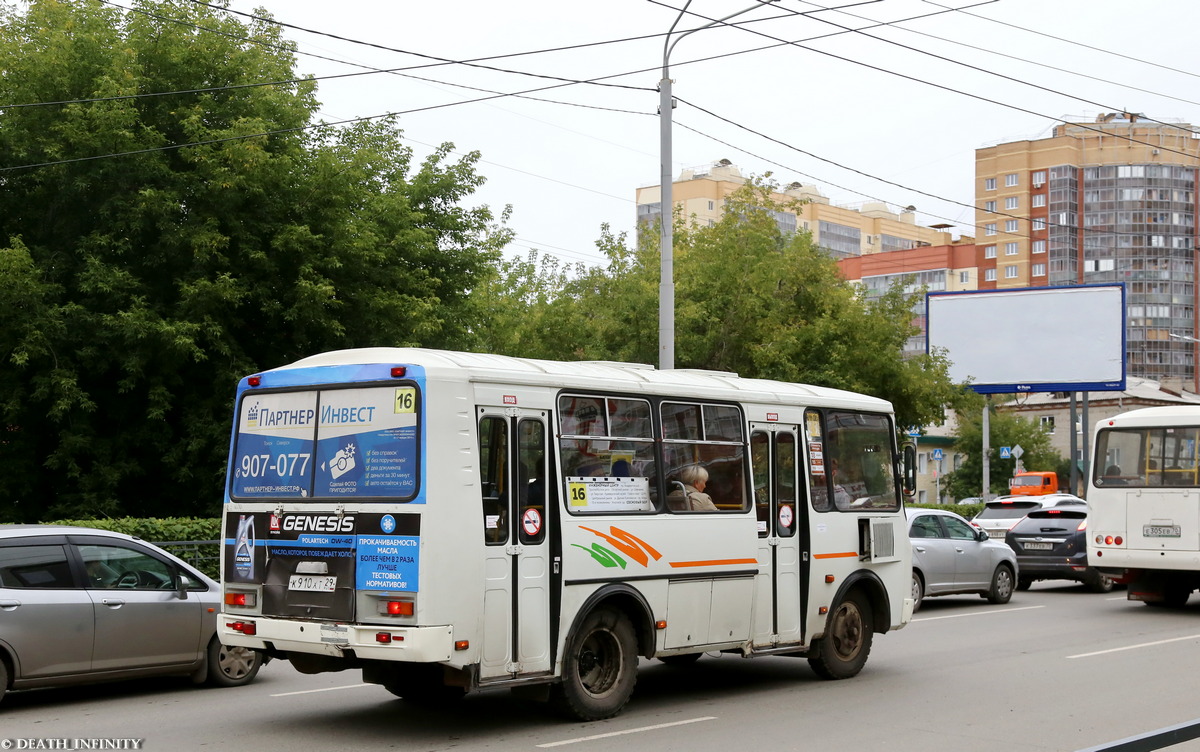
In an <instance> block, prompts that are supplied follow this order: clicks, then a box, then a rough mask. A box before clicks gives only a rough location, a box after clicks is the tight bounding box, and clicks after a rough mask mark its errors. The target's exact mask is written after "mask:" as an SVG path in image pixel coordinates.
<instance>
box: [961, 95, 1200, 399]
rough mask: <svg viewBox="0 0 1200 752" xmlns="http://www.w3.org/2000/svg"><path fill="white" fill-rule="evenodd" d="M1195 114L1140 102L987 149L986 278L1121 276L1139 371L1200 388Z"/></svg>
mask: <svg viewBox="0 0 1200 752" xmlns="http://www.w3.org/2000/svg"><path fill="white" fill-rule="evenodd" d="M1198 164H1200V140H1198V139H1197V138H1196V133H1195V131H1194V130H1193V128H1192V126H1191V125H1188V124H1186V123H1165V122H1160V121H1157V120H1151V119H1149V118H1147V117H1145V116H1144V115H1138V114H1133V113H1109V114H1105V115H1101V116H1100V117H1098V118H1097V119H1096V120H1095V122H1086V123H1084V122H1081V123H1068V124H1063V125H1059V126H1056V127H1055V128H1054V130H1053V132H1052V134H1051V136H1050V137H1049V138H1043V139H1036V140H1026V141H1012V142H1009V143H1004V144H998V145H996V146H989V147H986V148H982V149H978V150H977V151H976V154H975V198H976V223H977V224H976V232H977V236H978V239H979V240H978V245H979V246H980V248H981V249H982V253H981V260H980V268H979V273H980V282H979V287H980V289H1006V288H1019V287H1039V286H1047V285H1049V286H1065V285H1080V284H1101V283H1114V282H1121V283H1124V285H1125V294H1126V306H1127V309H1126V332H1125V336H1126V353H1125V354H1126V368H1127V371H1128V373H1129V374H1130V375H1131V376H1138V377H1142V378H1148V379H1153V380H1157V381H1161V382H1163V383H1164V384H1165V385H1167V386H1168V387H1170V388H1175V389H1179V388H1181V387H1183V386H1186V387H1187V388H1189V389H1190V390H1192V391H1197V386H1198V385H1197V373H1196V368H1195V363H1196V347H1197V344H1196V343H1195V342H1192V341H1189V339H1187V338H1195V337H1196V334H1197V319H1196V309H1197V306H1196V303H1197V297H1196V295H1197V292H1196V284H1195V272H1196V250H1197V246H1198V245H1200V243H1198V242H1197V227H1196V215H1197V191H1196V182H1197V170H1198V168H1197V165H1198Z"/></svg>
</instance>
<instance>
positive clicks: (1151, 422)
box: [1087, 405, 1200, 607]
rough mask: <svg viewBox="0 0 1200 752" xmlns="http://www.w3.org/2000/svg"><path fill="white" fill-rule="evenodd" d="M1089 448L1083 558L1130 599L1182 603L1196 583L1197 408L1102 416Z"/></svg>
mask: <svg viewBox="0 0 1200 752" xmlns="http://www.w3.org/2000/svg"><path fill="white" fill-rule="evenodd" d="M1095 447H1096V457H1095V461H1094V462H1093V465H1092V477H1091V483H1090V485H1089V486H1088V497H1087V499H1088V506H1089V508H1090V511H1089V515H1088V516H1089V519H1088V550H1087V554H1088V564H1089V565H1091V566H1093V567H1096V568H1097V569H1099V570H1100V571H1101V572H1104V573H1105V574H1108V575H1111V576H1113V577H1114V578H1115V579H1116V580H1117V581H1118V582H1123V583H1126V584H1127V585H1128V586H1129V587H1128V597H1129V599H1130V600H1139V601H1145V602H1146V603H1148V604H1150V605H1161V606H1168V607H1179V606H1182V605H1183V604H1184V603H1186V602H1187V600H1188V598H1189V597H1190V596H1191V594H1192V592H1193V591H1194V590H1196V589H1197V588H1200V406H1197V405H1178V406H1171V407H1147V408H1142V409H1140V410H1131V411H1129V412H1126V413H1122V414H1120V415H1116V416H1114V417H1112V418H1109V419H1106V420H1102V421H1100V422H1099V423H1098V424H1097V425H1096V443H1095Z"/></svg>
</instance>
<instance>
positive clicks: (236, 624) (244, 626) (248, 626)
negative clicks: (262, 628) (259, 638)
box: [225, 621, 258, 635]
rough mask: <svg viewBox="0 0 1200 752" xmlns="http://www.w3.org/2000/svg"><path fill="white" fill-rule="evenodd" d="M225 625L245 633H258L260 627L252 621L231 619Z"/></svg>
mask: <svg viewBox="0 0 1200 752" xmlns="http://www.w3.org/2000/svg"><path fill="white" fill-rule="evenodd" d="M225 626H226V627H228V628H230V629H232V630H233V631H234V632H241V633H242V634H244V635H256V634H258V627H257V626H255V624H254V622H252V621H231V622H227V623H226V624H225Z"/></svg>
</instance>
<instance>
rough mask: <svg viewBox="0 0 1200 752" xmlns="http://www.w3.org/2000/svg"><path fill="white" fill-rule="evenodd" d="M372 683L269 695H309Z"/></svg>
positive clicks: (368, 685) (355, 687)
mask: <svg viewBox="0 0 1200 752" xmlns="http://www.w3.org/2000/svg"><path fill="white" fill-rule="evenodd" d="M373 686H375V685H374V684H347V685H346V686H344V687H325V688H324V689H305V690H302V691H300V692H281V693H280V694H277V695H271V697H291V696H292V695H311V694H313V693H314V692H333V691H335V690H338V689H358V688H359V687H373Z"/></svg>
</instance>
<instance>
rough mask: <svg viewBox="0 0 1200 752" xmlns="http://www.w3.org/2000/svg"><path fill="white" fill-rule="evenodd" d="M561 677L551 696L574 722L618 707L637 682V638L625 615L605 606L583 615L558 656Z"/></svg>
mask: <svg viewBox="0 0 1200 752" xmlns="http://www.w3.org/2000/svg"><path fill="white" fill-rule="evenodd" d="M562 671H563V675H562V682H561V683H559V684H557V685H555V686H554V688H553V690H552V692H551V701H552V702H553V704H554V706H555V707H556V708H557V709H558V710H559V712H561V713H564V714H566V715H568V716H570V717H571V718H575V719H577V720H580V721H597V720H600V719H602V718H611V717H612V716H614V715H616V714H617V713H619V712H621V708H623V707H625V703H627V702H629V698H630V697H631V696H632V695H633V687H634V685H635V684H637V639H636V637H635V635H634V632H633V625H632V624H631V623H630V622H629V617H627V616H625V614H623V613H622V612H620V611H617V610H615V609H611V608H599V609H596V610H595V611H593V612H591V613H590V614H588V615H587V617H586V618H585V619H584V620H583V623H582V624H580V626H579V630H578V631H577V632H576V633H575V634H574V635H573V636H572V637H571V640H570V643H569V645H568V647H567V652H566V654H565V655H564V656H563V669H562Z"/></svg>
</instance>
